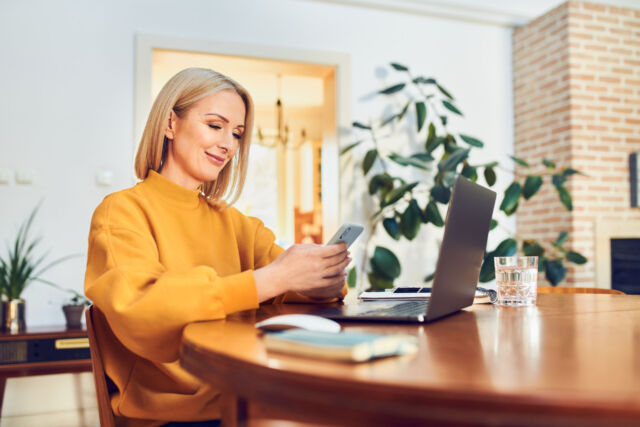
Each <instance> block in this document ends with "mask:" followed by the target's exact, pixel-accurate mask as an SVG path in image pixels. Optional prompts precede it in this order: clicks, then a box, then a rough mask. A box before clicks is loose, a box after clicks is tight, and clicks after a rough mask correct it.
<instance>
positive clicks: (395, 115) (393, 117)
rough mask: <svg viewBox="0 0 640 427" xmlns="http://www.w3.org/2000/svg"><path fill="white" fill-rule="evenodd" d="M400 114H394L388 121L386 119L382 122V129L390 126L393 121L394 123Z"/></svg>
mask: <svg viewBox="0 0 640 427" xmlns="http://www.w3.org/2000/svg"><path fill="white" fill-rule="evenodd" d="M398 115H399V114H392V115H391V116H389V117H387V118H386V119H384V120H383V121H382V123H380V127H381V128H382V127H385V126H386V125H388V124H389V123H391V122H392V121H394V120H395V119H396V118H397V117H398Z"/></svg>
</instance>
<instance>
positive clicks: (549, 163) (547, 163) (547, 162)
mask: <svg viewBox="0 0 640 427" xmlns="http://www.w3.org/2000/svg"><path fill="white" fill-rule="evenodd" d="M542 164H543V165H545V166H546V167H547V168H549V169H555V168H556V164H555V163H554V162H552V161H551V160H549V159H547V158H544V159H542Z"/></svg>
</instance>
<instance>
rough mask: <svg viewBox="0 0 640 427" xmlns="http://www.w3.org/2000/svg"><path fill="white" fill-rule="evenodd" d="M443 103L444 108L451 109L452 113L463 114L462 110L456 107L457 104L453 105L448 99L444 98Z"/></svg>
mask: <svg viewBox="0 0 640 427" xmlns="http://www.w3.org/2000/svg"><path fill="white" fill-rule="evenodd" d="M442 105H444V108H446V109H447V110H449V111H451V112H452V113H456V114H457V115H459V116H461V115H462V113H461V112H460V110H458V109H457V108H456V106H455V105H453V104H452V103H450V102H449V101H447V100H444V99H443V100H442Z"/></svg>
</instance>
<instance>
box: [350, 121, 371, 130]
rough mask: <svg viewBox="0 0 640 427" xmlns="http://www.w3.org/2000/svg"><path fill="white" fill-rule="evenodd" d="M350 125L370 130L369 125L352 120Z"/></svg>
mask: <svg viewBox="0 0 640 427" xmlns="http://www.w3.org/2000/svg"><path fill="white" fill-rule="evenodd" d="M351 126H353V127H354V128H359V129H365V130H371V126H367V125H364V124H362V123H360V122H353V123H351Z"/></svg>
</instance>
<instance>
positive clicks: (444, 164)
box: [438, 148, 469, 171]
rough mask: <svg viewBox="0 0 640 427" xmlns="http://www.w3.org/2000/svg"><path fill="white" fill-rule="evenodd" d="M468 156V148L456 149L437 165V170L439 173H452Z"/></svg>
mask: <svg viewBox="0 0 640 427" xmlns="http://www.w3.org/2000/svg"><path fill="white" fill-rule="evenodd" d="M468 156H469V148H458V149H457V150H456V151H454V152H453V153H451V154H450V155H449V157H447V158H446V159H444V160H442V161H441V162H440V163H438V169H439V170H441V171H453V170H455V169H456V167H457V166H458V165H459V164H460V162H462V161H463V160H464V159H466V158H467V157H468Z"/></svg>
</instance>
